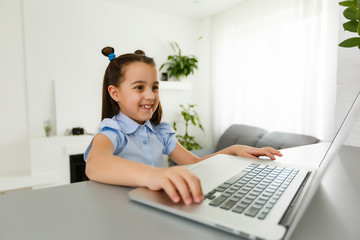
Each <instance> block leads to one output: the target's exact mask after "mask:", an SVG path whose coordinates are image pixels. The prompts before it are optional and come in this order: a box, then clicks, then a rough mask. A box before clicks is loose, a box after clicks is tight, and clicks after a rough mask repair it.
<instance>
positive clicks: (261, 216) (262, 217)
mask: <svg viewBox="0 0 360 240" xmlns="http://www.w3.org/2000/svg"><path fill="white" fill-rule="evenodd" d="M266 215H267V213H264V212H261V213H260V214H259V216H258V219H260V220H263V219H265V217H266Z"/></svg>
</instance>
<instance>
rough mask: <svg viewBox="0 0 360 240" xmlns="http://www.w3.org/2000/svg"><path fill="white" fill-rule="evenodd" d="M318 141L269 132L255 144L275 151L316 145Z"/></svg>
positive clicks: (307, 137) (306, 136) (310, 137)
mask: <svg viewBox="0 0 360 240" xmlns="http://www.w3.org/2000/svg"><path fill="white" fill-rule="evenodd" d="M319 141H320V140H319V139H317V138H315V137H312V136H308V135H304V134H296V133H286V132H270V133H267V134H265V135H264V136H263V137H262V138H261V139H260V140H259V141H258V142H257V144H256V147H259V148H261V147H273V148H276V149H284V148H290V147H297V146H302V145H308V144H314V143H318V142H319Z"/></svg>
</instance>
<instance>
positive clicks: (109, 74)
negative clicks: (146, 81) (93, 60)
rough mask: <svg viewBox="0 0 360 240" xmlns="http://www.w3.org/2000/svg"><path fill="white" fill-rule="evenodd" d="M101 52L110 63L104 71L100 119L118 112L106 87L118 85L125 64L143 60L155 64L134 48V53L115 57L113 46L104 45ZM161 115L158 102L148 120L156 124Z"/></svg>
mask: <svg viewBox="0 0 360 240" xmlns="http://www.w3.org/2000/svg"><path fill="white" fill-rule="evenodd" d="M101 53H102V54H103V55H104V56H105V57H108V58H109V60H110V63H109V65H108V67H107V68H106V71H105V75H104V82H103V91H102V112H101V120H103V119H104V118H112V117H113V116H115V115H117V114H119V112H120V110H121V109H120V107H119V104H118V103H117V102H116V101H115V100H114V99H112V97H111V96H110V94H109V92H108V88H109V86H111V85H113V86H115V87H119V86H120V84H121V82H122V81H123V80H124V75H125V70H126V66H127V65H129V64H131V63H134V62H143V63H146V64H149V65H151V66H153V67H155V66H156V65H155V61H154V59H153V58H150V57H147V56H146V55H145V52H144V51H142V50H136V51H135V52H134V53H128V54H124V55H120V56H118V57H115V50H114V48H112V47H104V48H103V49H102V50H101ZM161 117H162V108H161V104H160V102H159V105H158V107H157V109H156V110H155V112H154V114H153V116H152V117H151V119H150V122H151V123H153V124H155V125H158V124H159V123H160V122H161Z"/></svg>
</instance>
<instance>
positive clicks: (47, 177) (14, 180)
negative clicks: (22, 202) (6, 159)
mask: <svg viewBox="0 0 360 240" xmlns="http://www.w3.org/2000/svg"><path fill="white" fill-rule="evenodd" d="M57 178H58V175H57V174H56V173H50V172H49V173H42V174H39V175H32V176H31V175H15V176H6V177H1V178H0V192H6V191H12V190H18V189H23V188H36V187H42V186H47V185H51V184H52V183H54V182H55V181H56V180H57Z"/></svg>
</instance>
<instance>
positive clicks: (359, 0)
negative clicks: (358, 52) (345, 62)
mask: <svg viewBox="0 0 360 240" xmlns="http://www.w3.org/2000/svg"><path fill="white" fill-rule="evenodd" d="M339 5H341V6H343V7H346V9H345V10H344V13H343V15H344V17H345V18H346V19H348V20H349V21H348V22H346V23H344V24H343V27H344V30H345V31H349V32H354V33H357V35H358V36H360V24H359V20H360V0H348V1H343V2H340V3H339ZM339 46H340V47H348V48H349V47H358V48H359V49H360V37H353V38H349V39H346V40H344V41H342V42H341V43H340V44H339Z"/></svg>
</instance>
